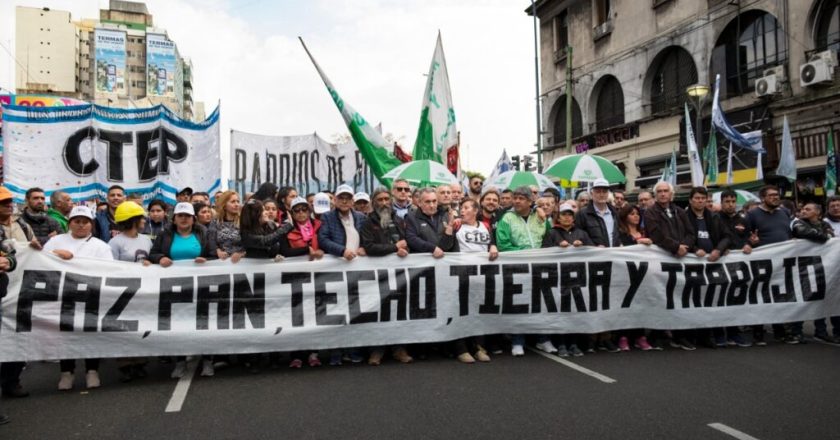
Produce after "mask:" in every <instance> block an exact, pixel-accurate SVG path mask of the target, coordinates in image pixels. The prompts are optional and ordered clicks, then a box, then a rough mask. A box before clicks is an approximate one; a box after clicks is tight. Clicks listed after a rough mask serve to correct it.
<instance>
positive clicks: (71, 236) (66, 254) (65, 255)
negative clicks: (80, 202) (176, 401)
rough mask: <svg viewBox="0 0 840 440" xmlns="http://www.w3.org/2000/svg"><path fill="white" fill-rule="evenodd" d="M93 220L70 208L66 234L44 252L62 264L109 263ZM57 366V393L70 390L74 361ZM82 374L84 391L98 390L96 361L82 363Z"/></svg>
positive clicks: (87, 211) (87, 213) (89, 214)
mask: <svg viewBox="0 0 840 440" xmlns="http://www.w3.org/2000/svg"><path fill="white" fill-rule="evenodd" d="M94 218H95V217H94V215H93V212H92V211H91V210H90V208H88V207H87V206H76V207H74V208H73V210H72V211H70V215H69V219H70V223H68V229H69V231H68V232H65V233H64V234H61V235H56V236H55V237H53V238H52V239H50V241H48V242H47V243H46V244H45V245H44V252H51V253H53V254H55V255H57V256H59V257H60V258H62V259H65V260H69V259H71V258H73V257H84V258H96V259H100V260H112V261H113V259H114V255H113V254H112V253H111V247H110V246H108V245H107V244H106V243H105V242H104V241H102V240H100V239H98V238H96V237H94V236H93V221H94ZM60 365H61V378H60V380H59V381H58V389H59V390H70V389H72V388H73V381H74V377H73V371H74V370H75V369H76V361H75V360H74V359H62V360H61V362H60ZM85 371H87V374H86V375H85V384H86V386H87V388H98V387H99V385H100V381H99V359H85Z"/></svg>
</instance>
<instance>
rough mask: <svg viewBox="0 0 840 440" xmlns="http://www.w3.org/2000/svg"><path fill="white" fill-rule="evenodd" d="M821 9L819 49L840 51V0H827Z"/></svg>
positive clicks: (817, 38) (818, 27) (818, 35)
mask: <svg viewBox="0 0 840 440" xmlns="http://www.w3.org/2000/svg"><path fill="white" fill-rule="evenodd" d="M821 9H822V10H821V11H820V15H819V21H818V22H817V34H816V40H817V41H816V43H817V44H816V47H817V51H823V50H829V49H830V50H833V51H835V52H840V0H832V1H827V2H825V3H824V4H823V6H822V8H821Z"/></svg>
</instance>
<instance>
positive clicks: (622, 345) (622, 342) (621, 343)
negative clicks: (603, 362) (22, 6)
mask: <svg viewBox="0 0 840 440" xmlns="http://www.w3.org/2000/svg"><path fill="white" fill-rule="evenodd" d="M618 349H619V350H621V351H630V342H628V341H627V337H626V336H622V337H620V338H618Z"/></svg>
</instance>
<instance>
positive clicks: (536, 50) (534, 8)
mask: <svg viewBox="0 0 840 440" xmlns="http://www.w3.org/2000/svg"><path fill="white" fill-rule="evenodd" d="M531 15H533V16H534V88H535V89H536V108H537V172H538V173H542V133H541V131H542V124H541V123H540V50H539V42H538V39H537V37H538V35H539V34H538V32H537V29H538V25H537V6H536V3H535V2H534V0H531Z"/></svg>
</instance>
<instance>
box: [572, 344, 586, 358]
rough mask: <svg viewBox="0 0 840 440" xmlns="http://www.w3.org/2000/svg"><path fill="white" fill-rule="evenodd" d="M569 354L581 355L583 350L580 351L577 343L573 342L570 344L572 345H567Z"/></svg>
mask: <svg viewBox="0 0 840 440" xmlns="http://www.w3.org/2000/svg"><path fill="white" fill-rule="evenodd" d="M569 354H571V355H572V356H574V357H581V356H583V352H582V351H580V349H579V348H578V346H577V345H575V344H572V345H570V346H569Z"/></svg>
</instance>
